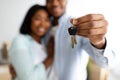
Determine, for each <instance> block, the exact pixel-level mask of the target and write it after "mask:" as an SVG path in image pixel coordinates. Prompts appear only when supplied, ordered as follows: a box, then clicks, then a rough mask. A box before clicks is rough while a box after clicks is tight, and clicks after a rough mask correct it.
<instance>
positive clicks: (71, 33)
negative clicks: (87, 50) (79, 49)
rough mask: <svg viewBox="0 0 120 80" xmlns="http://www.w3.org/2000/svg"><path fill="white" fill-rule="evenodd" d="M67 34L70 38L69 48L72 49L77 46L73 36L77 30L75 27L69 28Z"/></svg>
mask: <svg viewBox="0 0 120 80" xmlns="http://www.w3.org/2000/svg"><path fill="white" fill-rule="evenodd" d="M68 32H69V34H70V36H71V47H72V48H74V46H75V45H76V44H77V41H76V36H75V35H76V32H77V29H76V28H75V27H70V28H68Z"/></svg>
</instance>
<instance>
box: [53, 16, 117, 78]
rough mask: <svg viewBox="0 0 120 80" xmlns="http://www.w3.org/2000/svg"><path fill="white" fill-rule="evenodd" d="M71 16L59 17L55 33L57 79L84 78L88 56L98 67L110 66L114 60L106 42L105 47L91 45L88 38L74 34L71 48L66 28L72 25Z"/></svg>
mask: <svg viewBox="0 0 120 80" xmlns="http://www.w3.org/2000/svg"><path fill="white" fill-rule="evenodd" d="M70 19H71V17H70V16H68V15H66V14H64V15H63V16H62V17H61V18H60V19H59V26H58V29H57V32H56V34H55V60H54V68H55V73H56V75H55V76H53V77H56V76H57V77H58V80H86V77H87V73H86V66H87V63H88V59H89V56H90V57H92V59H93V60H94V61H95V62H96V63H97V64H98V65H99V66H100V67H104V68H106V67H111V66H112V65H113V64H114V63H115V61H116V54H115V53H114V51H113V50H112V49H110V48H109V44H108V43H107V44H106V48H105V50H104V49H97V48H95V47H93V46H92V45H91V43H90V41H89V39H87V38H84V37H81V36H76V40H77V45H76V46H75V47H74V48H71V38H70V35H69V33H68V28H69V27H71V26H72V24H71V23H70Z"/></svg>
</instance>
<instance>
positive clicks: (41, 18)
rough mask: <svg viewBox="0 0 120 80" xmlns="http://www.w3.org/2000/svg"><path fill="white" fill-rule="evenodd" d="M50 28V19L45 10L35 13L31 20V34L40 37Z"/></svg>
mask: <svg viewBox="0 0 120 80" xmlns="http://www.w3.org/2000/svg"><path fill="white" fill-rule="evenodd" d="M49 28H50V19H49V16H48V13H47V12H46V11H45V10H42V9H41V10H39V11H37V12H36V13H35V14H34V16H33V17H32V20H31V33H32V34H34V35H36V36H39V37H42V36H44V35H45V34H46V32H47V31H48V29H49Z"/></svg>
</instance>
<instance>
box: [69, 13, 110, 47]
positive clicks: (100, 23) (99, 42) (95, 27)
mask: <svg viewBox="0 0 120 80" xmlns="http://www.w3.org/2000/svg"><path fill="white" fill-rule="evenodd" d="M71 23H72V24H73V25H74V26H76V28H77V30H78V31H77V34H78V35H80V36H83V37H86V38H89V40H90V42H91V43H92V44H93V45H94V46H95V47H96V48H99V49H100V48H103V47H104V46H105V43H106V42H105V37H104V36H105V34H106V32H107V26H108V22H107V21H106V20H105V19H104V16H103V15H102V14H88V15H86V16H83V17H80V18H77V19H71Z"/></svg>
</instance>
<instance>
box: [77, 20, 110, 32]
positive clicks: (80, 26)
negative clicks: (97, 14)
mask: <svg viewBox="0 0 120 80" xmlns="http://www.w3.org/2000/svg"><path fill="white" fill-rule="evenodd" d="M107 25H108V22H107V21H106V20H99V21H89V22H86V23H80V24H78V25H76V26H77V29H78V30H79V29H96V28H101V27H103V26H107Z"/></svg>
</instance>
